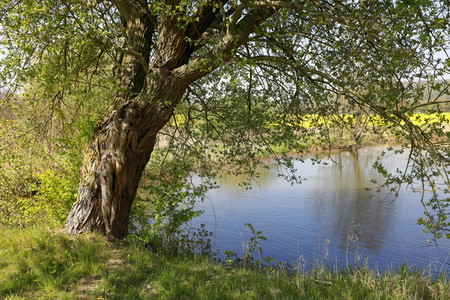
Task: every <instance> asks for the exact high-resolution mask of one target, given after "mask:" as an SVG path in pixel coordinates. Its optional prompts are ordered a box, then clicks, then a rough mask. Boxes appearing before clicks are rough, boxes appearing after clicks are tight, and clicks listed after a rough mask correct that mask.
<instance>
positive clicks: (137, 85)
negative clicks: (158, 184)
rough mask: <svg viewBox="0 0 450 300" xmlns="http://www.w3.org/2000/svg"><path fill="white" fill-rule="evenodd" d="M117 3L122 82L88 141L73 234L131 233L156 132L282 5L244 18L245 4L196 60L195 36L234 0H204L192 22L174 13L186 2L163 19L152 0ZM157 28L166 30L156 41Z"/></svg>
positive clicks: (70, 221)
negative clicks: (132, 215) (122, 39)
mask: <svg viewBox="0 0 450 300" xmlns="http://www.w3.org/2000/svg"><path fill="white" fill-rule="evenodd" d="M112 2H113V3H114V4H115V6H116V7H117V9H118V11H119V15H120V18H121V21H122V24H123V26H124V31H125V36H126V42H125V45H124V48H123V49H122V50H120V49H119V51H121V52H122V54H123V55H124V61H123V64H122V69H121V72H120V74H119V78H118V81H119V82H120V86H121V88H122V89H121V92H119V93H117V96H116V99H115V101H114V103H115V104H114V106H113V108H112V109H111V110H110V111H108V112H107V113H105V115H104V116H103V118H102V120H101V121H100V122H99V125H98V129H97V130H96V131H95V133H94V136H93V137H92V140H91V142H90V144H89V146H88V149H87V152H86V154H85V158H84V162H83V166H82V170H81V182H80V186H79V192H78V200H77V202H76V203H75V204H74V205H73V207H72V209H71V211H70V213H69V216H68V218H67V221H66V229H67V231H68V232H70V233H82V232H86V231H91V230H95V229H99V230H101V231H103V232H105V233H106V234H107V235H108V236H109V237H111V238H123V237H124V236H125V235H126V234H127V230H128V222H129V215H130V210H131V205H132V203H133V200H134V198H135V196H136V191H137V187H138V184H139V181H140V179H141V176H142V171H143V170H144V168H145V166H146V164H147V162H148V161H149V159H150V156H151V153H152V151H153V147H154V145H155V139H156V135H157V133H158V131H159V130H161V128H162V127H163V126H164V125H165V124H166V123H167V122H168V121H169V119H170V117H171V116H172V114H173V109H174V108H175V106H176V105H177V104H178V103H179V101H180V100H181V98H182V97H183V94H184V93H185V91H186V89H187V87H188V86H189V85H190V84H191V83H193V82H194V81H196V80H197V79H199V78H201V77H203V76H205V75H207V74H208V73H210V72H211V71H212V70H214V69H215V68H217V67H218V66H219V65H220V63H224V62H226V61H228V60H229V59H230V57H231V53H232V51H233V50H234V49H236V48H237V47H239V46H240V45H242V44H244V43H245V42H246V41H247V38H248V36H249V35H250V34H251V33H252V32H253V31H254V29H255V27H256V26H258V25H259V24H261V23H262V22H263V21H264V20H265V19H267V18H268V16H270V15H271V14H273V13H274V10H273V9H271V8H267V9H263V8H261V7H256V8H255V9H253V10H251V11H250V12H249V13H248V14H247V15H246V16H244V17H242V19H240V21H239V22H237V21H238V20H239V18H240V17H241V12H240V11H237V12H236V13H237V18H236V19H235V21H234V22H233V24H232V26H231V25H230V26H229V27H228V29H227V30H226V32H224V36H223V37H222V40H221V42H220V43H218V44H217V45H216V46H215V48H214V50H212V51H211V52H210V53H209V56H204V55H205V54H204V53H203V54H202V55H203V56H202V55H199V56H198V57H196V58H194V59H191V58H192V54H193V52H194V51H195V49H198V48H201V45H200V46H199V45H196V43H195V41H196V40H197V39H199V38H201V36H202V35H203V34H204V33H205V32H206V31H207V30H208V28H209V29H211V28H210V25H211V24H212V23H213V21H214V19H216V21H217V20H219V19H218V16H219V13H220V11H219V10H216V8H217V5H218V4H219V5H223V4H224V3H225V2H227V1H224V0H218V1H204V2H203V1H202V4H201V6H200V7H199V9H198V10H197V11H196V13H195V14H196V17H195V18H192V20H186V23H185V24H184V26H180V22H181V20H180V18H179V15H178V13H174V12H175V11H176V9H175V8H176V7H177V3H179V1H167V5H168V7H167V8H166V9H162V10H161V11H160V15H159V17H158V22H156V19H154V18H153V17H152V16H151V12H150V10H149V8H148V5H147V1H145V0H139V1H136V0H115V1H112ZM220 20H222V18H220ZM220 20H219V21H220ZM156 23H158V25H157V26H158V28H155V25H156ZM211 26H212V25H211ZM224 28H225V27H224ZM156 30H157V32H158V37H157V39H156V41H154V39H153V33H154V32H155V31H156ZM98 43H99V45H100V46H101V47H108V44H106V43H104V42H101V41H98ZM111 47H112V46H111ZM196 47H197V48H196ZM151 53H152V56H153V57H152V59H151V62H150V54H151Z"/></svg>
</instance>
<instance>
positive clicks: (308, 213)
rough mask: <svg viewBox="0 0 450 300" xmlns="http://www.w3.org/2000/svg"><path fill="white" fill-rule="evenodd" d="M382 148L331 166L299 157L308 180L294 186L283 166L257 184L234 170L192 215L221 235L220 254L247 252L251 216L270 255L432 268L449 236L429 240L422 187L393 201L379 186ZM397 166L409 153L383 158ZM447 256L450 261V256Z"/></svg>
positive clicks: (449, 251)
mask: <svg viewBox="0 0 450 300" xmlns="http://www.w3.org/2000/svg"><path fill="white" fill-rule="evenodd" d="M382 150H383V149H382V148H381V147H378V148H366V149H362V150H359V151H358V152H357V153H354V152H338V153H332V154H331V158H332V159H333V160H334V162H333V161H331V160H328V161H327V162H328V165H323V164H319V165H318V164H313V163H312V162H311V160H306V161H305V162H304V163H302V162H300V161H297V162H295V167H296V168H297V169H298V174H299V175H301V176H302V178H306V180H304V181H303V183H302V184H297V185H294V186H291V184H290V183H288V182H286V181H285V180H283V179H281V178H279V177H278V176H277V174H278V170H277V167H275V166H274V167H273V168H271V169H270V170H263V171H262V174H261V177H260V178H259V181H258V183H255V184H253V185H252V189H251V190H246V189H245V188H243V187H240V186H238V184H237V183H238V180H237V179H236V178H235V177H233V176H223V177H222V178H220V179H219V180H218V183H219V185H220V189H217V190H212V191H210V192H209V193H208V195H207V198H206V200H205V202H203V203H199V204H198V206H197V207H198V208H199V209H203V210H205V213H204V214H203V215H202V216H201V217H199V218H197V219H195V220H194V221H193V223H194V225H196V226H198V225H199V224H206V229H207V230H209V231H211V232H213V233H214V234H215V240H214V247H215V249H217V250H218V251H217V252H218V256H219V257H223V251H224V250H231V251H234V252H235V253H237V254H238V255H239V256H243V254H244V251H245V250H244V248H245V247H243V243H244V244H245V243H246V242H248V240H249V238H250V230H249V229H248V228H247V227H246V226H245V225H244V224H245V223H251V224H253V226H254V227H255V228H256V230H258V231H259V230H261V231H262V232H263V235H264V236H265V237H267V239H268V241H267V242H262V246H263V255H265V256H270V257H272V258H274V259H275V260H276V261H277V262H278V261H282V262H287V263H290V264H291V265H295V264H296V263H297V262H301V263H302V264H303V265H305V266H308V265H312V264H314V262H315V261H317V260H319V261H321V262H325V263H327V264H329V265H331V266H335V265H338V266H340V267H345V266H346V265H347V263H350V264H355V262H357V263H361V262H362V261H364V260H367V262H368V264H369V266H370V267H372V268H373V267H376V268H378V269H379V270H380V271H385V270H388V269H394V268H395V267H396V266H398V265H401V264H403V263H405V262H406V263H407V264H409V265H412V266H416V265H417V266H418V267H420V268H424V267H426V268H427V270H429V271H431V272H432V273H435V274H436V273H437V272H439V271H440V269H441V268H443V269H445V268H446V266H447V265H448V263H449V261H450V256H449V255H450V241H449V240H445V239H441V240H439V241H438V246H439V247H437V246H436V245H435V244H434V243H429V242H427V240H431V239H432V236H430V235H425V234H424V233H423V231H422V227H421V226H419V225H416V224H417V219H418V218H419V217H420V216H422V215H423V207H422V205H421V203H420V198H421V194H419V193H414V192H413V191H411V190H408V189H406V188H402V189H401V191H400V194H399V197H398V198H397V199H395V201H393V200H394V197H393V195H390V194H389V192H388V191H387V190H385V191H382V192H379V193H375V191H374V190H372V191H367V190H366V189H367V188H368V187H373V184H372V183H371V179H373V178H378V179H381V177H380V175H379V174H378V173H377V172H376V171H375V170H374V169H373V168H372V164H373V163H374V161H375V160H376V159H377V156H378V155H380V153H381V151H382ZM383 163H384V165H385V166H387V167H388V168H389V169H390V170H395V169H396V168H404V164H405V163H406V154H405V155H400V156H399V155H396V156H390V157H385V158H383ZM447 259H448V261H447Z"/></svg>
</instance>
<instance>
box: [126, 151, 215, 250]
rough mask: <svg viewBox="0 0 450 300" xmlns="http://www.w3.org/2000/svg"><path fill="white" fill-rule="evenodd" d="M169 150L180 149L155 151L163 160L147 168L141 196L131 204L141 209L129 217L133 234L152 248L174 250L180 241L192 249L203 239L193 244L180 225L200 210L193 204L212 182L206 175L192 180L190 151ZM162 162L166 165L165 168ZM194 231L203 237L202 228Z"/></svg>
mask: <svg viewBox="0 0 450 300" xmlns="http://www.w3.org/2000/svg"><path fill="white" fill-rule="evenodd" d="M172 146H173V145H172ZM173 151H180V149H179V148H178V147H175V148H172V147H169V148H167V149H164V151H161V152H156V153H155V154H154V155H155V156H156V157H158V156H165V158H164V159H163V160H164V163H163V164H162V165H160V164H158V163H156V164H154V165H151V166H149V167H148V170H147V175H146V176H145V182H144V183H143V184H141V186H140V194H141V195H142V196H140V197H138V198H137V199H136V200H137V201H135V203H134V206H135V207H136V206H140V209H141V212H140V213H139V212H138V209H136V211H135V213H134V218H133V220H134V221H135V222H137V224H136V225H135V226H134V227H135V229H134V231H135V233H136V234H135V235H134V237H135V238H137V239H138V240H140V241H142V242H144V243H145V244H147V245H149V246H150V247H151V248H152V250H153V251H162V250H164V251H169V252H170V251H178V250H177V248H178V247H179V246H180V244H184V247H186V246H187V244H192V245H190V247H191V249H192V251H193V252H195V250H194V248H196V245H195V244H196V243H200V244H203V243H205V241H204V240H203V239H202V238H200V239H196V243H193V240H191V239H192V236H190V234H189V233H186V232H185V230H183V228H182V226H183V225H184V224H186V223H188V222H189V221H191V220H192V219H193V218H195V217H196V216H199V215H200V214H201V213H202V212H201V211H197V210H195V204H196V202H197V201H201V200H203V198H204V196H205V193H206V191H207V190H208V189H210V188H214V183H213V182H211V181H210V180H209V179H208V178H204V181H203V180H202V177H198V182H195V180H194V179H193V177H192V176H195V174H191V175H187V174H188V172H189V171H190V170H193V167H194V165H193V162H194V160H193V159H194V158H195V157H192V156H191V155H193V153H188V151H187V152H185V153H184V154H185V155H184V156H177V155H176V154H175V153H174V152H173ZM189 158H191V159H189ZM159 161H161V160H156V162H159ZM165 165H168V166H170V167H167V168H166V167H164V166H165ZM144 195H145V196H144ZM141 197H143V198H141ZM148 210H149V211H150V212H148ZM132 217H133V215H132ZM149 220H151V221H150V222H149ZM198 231H199V233H200V235H201V236H202V237H204V238H207V235H208V234H207V233H206V232H205V231H201V230H198ZM180 241H182V243H180ZM202 251H203V249H202ZM202 251H201V252H202Z"/></svg>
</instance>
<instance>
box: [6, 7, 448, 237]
mask: <svg viewBox="0 0 450 300" xmlns="http://www.w3.org/2000/svg"><path fill="white" fill-rule="evenodd" d="M128 8H132V9H128ZM142 11H144V12H145V13H143V14H141V15H145V18H148V25H147V28H145V35H146V36H148V37H147V40H145V41H144V42H143V43H139V42H137V43H136V41H135V38H136V37H137V36H139V34H140V33H142V32H133V31H132V29H133V28H135V27H136V28H137V27H139V26H135V27H133V26H134V25H133V24H131V23H130V22H129V20H130V19H132V20H133V21H135V20H138V19H139V18H138V15H137V12H142ZM449 19H450V18H449V3H448V1H422V0H420V1H419V0H414V1H375V0H367V1H347V2H346V1H310V0H306V1H300V0H289V1H288V0H281V1H244V0H242V1H240V0H238V1H191V0H181V1H156V0H152V1H138V2H136V1H112V2H110V1H49V0H46V1H31V0H30V1H19V0H7V1H2V2H0V47H1V49H0V50H1V51H4V52H5V53H4V56H3V57H2V60H1V63H0V81H1V82H2V83H1V84H0V85H1V86H6V87H8V88H12V90H14V88H16V89H15V91H16V93H22V92H23V96H25V95H27V96H29V97H24V98H28V99H30V100H31V99H32V100H33V101H30V102H25V103H23V105H24V106H27V107H32V108H33V109H34V111H35V114H34V115H33V116H32V117H33V118H30V120H31V119H33V120H38V121H40V122H42V123H46V124H47V125H49V126H48V127H47V128H50V129H48V133H49V134H50V136H55V135H58V134H56V133H60V132H64V131H66V132H65V135H64V137H66V142H69V140H70V139H71V129H73V128H76V127H77V126H78V125H80V124H78V123H76V122H74V123H73V122H71V121H72V120H74V119H76V118H77V117H78V116H79V114H78V113H79V111H82V114H81V115H82V116H83V114H85V115H87V114H90V112H92V111H93V113H92V115H91V116H89V117H86V118H84V120H86V119H87V120H89V121H92V120H95V119H97V120H98V119H100V115H101V114H102V113H103V112H105V111H106V108H107V107H110V109H109V111H113V110H114V109H115V108H117V107H118V106H120V105H125V104H126V103H122V102H121V101H122V100H123V99H120V97H115V96H114V95H116V93H118V92H122V91H123V90H122V89H125V90H126V89H127V88H128V87H127V86H124V83H125V85H126V83H127V82H137V81H138V80H137V79H138V78H127V75H126V74H128V73H130V72H128V73H127V70H129V68H128V65H126V63H127V62H129V61H139V63H140V64H139V67H142V69H143V70H145V72H144V71H142V72H143V73H145V74H143V76H141V77H142V78H139V79H142V80H141V82H140V83H142V86H144V87H145V88H142V89H137V91H135V90H134V91H133V93H128V95H131V96H130V97H129V99H128V100H129V101H135V102H136V103H139V104H142V105H144V104H145V105H147V104H151V105H150V106H151V107H152V109H153V110H152V114H153V113H154V112H160V114H158V113H155V114H154V115H152V117H151V118H148V120H149V121H148V120H145V121H148V122H150V123H151V121H152V120H156V119H161V120H164V121H167V119H168V117H170V115H171V114H172V111H173V108H174V107H175V110H176V112H175V113H176V115H183V118H181V119H178V120H177V118H174V120H173V121H172V122H171V123H169V124H168V126H167V127H166V128H165V129H163V131H162V133H163V134H164V135H167V136H170V137H171V143H172V145H173V146H174V147H178V150H176V151H172V150H170V151H172V152H173V153H174V157H176V158H177V159H178V156H177V155H175V154H176V153H177V154H178V155H180V156H182V157H186V156H185V154H184V151H185V150H186V149H187V147H186V146H188V145H189V147H191V149H192V150H189V151H190V153H195V152H196V153H197V154H196V155H195V157H196V159H194V161H195V164H199V165H200V167H199V168H198V169H199V170H201V172H205V173H206V174H212V171H211V170H212V167H216V168H220V169H224V168H225V167H226V168H228V169H227V170H229V171H230V172H234V173H236V174H242V173H245V174H248V175H249V180H252V179H253V178H257V177H258V173H257V171H256V170H257V167H258V165H264V162H262V161H261V160H259V158H261V157H263V156H268V155H272V156H274V157H275V159H277V161H278V162H279V163H280V164H282V165H283V166H284V169H283V171H282V172H281V174H280V175H282V176H284V177H285V178H286V179H288V180H291V181H292V182H297V181H299V178H298V177H297V176H296V175H295V173H294V172H295V170H294V169H293V164H292V159H291V158H290V157H289V155H288V152H289V151H292V150H295V151H302V150H303V149H305V147H307V146H308V145H311V144H312V143H315V144H327V145H333V144H335V141H334V139H336V138H335V136H336V132H337V136H338V137H337V139H340V138H342V137H343V136H344V134H343V131H344V130H346V131H348V132H350V135H351V136H352V139H353V140H354V143H353V144H352V146H353V145H356V146H358V145H359V144H360V143H361V139H362V138H363V135H364V130H366V128H367V126H368V123H369V121H368V120H369V119H370V118H372V117H373V116H376V117H374V120H373V122H374V123H377V124H380V126H378V125H377V126H374V127H372V128H371V129H372V131H373V133H375V134H378V135H380V136H381V137H383V135H384V134H385V133H386V132H388V133H389V134H393V135H395V136H396V138H397V140H398V141H401V142H402V143H403V145H402V147H403V148H405V149H406V148H408V149H411V155H410V161H409V164H408V166H406V167H405V171H401V172H398V173H396V174H386V176H387V179H386V184H402V183H403V184H404V183H406V184H409V185H412V186H413V187H414V188H416V189H420V190H421V191H423V192H424V197H428V198H429V199H430V201H427V199H425V198H424V200H423V203H424V206H425V209H426V218H425V219H423V220H421V223H423V224H425V225H426V226H427V228H428V230H431V231H432V232H433V233H435V234H436V236H446V235H447V233H448V232H449V230H450V228H448V222H446V220H445V218H446V216H447V215H448V209H447V203H448V201H447V200H448V199H447V197H446V196H445V194H446V193H448V186H449V180H448V170H449V142H448V141H449V132H448V128H446V127H445V124H444V123H445V121H444V119H445V115H444V114H443V112H445V110H448V103H449V102H448V101H449V100H448V96H449V91H450V88H449V82H448V80H445V76H448V74H449V71H450V58H449V56H448V49H449V43H448V41H449V40H450V38H449V32H450V30H449V29H450V22H449V21H448V20H449ZM135 25H136V24H135ZM136 44H138V46H136ZM141 44H143V45H144V46H143V47H141V46H142V45H141ZM178 46H179V48H177V47H178ZM139 47H141V48H145V49H144V50H142V49H140V48H139ZM180 49H181V50H180ZM139 51H141V52H142V53H140V52H139ZM166 56H167V57H166ZM124 71H125V72H124ZM131 73H132V72H131ZM163 73H164V74H171V75H170V76H173V77H172V78H176V77H177V76H178V75H179V74H184V75H185V76H184V77H183V76H181V75H180V78H179V79H180V82H183V84H180V85H179V86H176V85H174V86H173V87H171V89H179V90H177V91H178V93H177V95H182V94H183V93H185V91H186V89H187V91H186V93H185V96H184V98H183V100H182V102H181V103H178V100H179V99H175V98H176V97H173V98H174V100H172V99H170V100H167V101H168V103H165V102H164V101H162V100H161V99H153V98H152V97H154V95H155V94H157V93H156V92H155V91H156V90H158V89H159V88H163V87H162V86H159V85H158V83H156V84H155V85H152V83H153V82H154V81H153V80H154V78H155V76H156V77H157V76H159V75H158V74H163ZM186 74H187V75H186ZM135 79H136V81H134V80H135ZM163 81H164V80H163ZM119 86H121V88H119ZM127 92H129V91H127ZM125 94H127V93H125ZM95 100H98V101H95ZM161 101H162V102H164V103H160V102H161ZM171 101H172V102H171ZM125 102H126V101H125ZM145 105H144V106H145ZM415 113H423V114H425V115H427V116H437V118H438V120H439V121H438V122H426V121H424V122H422V121H420V122H416V121H414V120H413V119H412V117H413V116H414V114H415ZM49 115H50V116H51V118H48V116H49ZM347 115H351V116H352V119H354V120H355V121H354V122H353V120H348V118H346V117H343V116H347ZM55 116H56V118H54V117H55ZM153 116H154V117H155V118H153ZM330 116H334V117H333V118H331V117H330ZM83 117H84V116H83ZM311 118H312V119H311ZM330 118H331V119H330ZM53 120H55V122H54V123H53ZM68 120H69V122H67V121H68ZM293 120H295V121H293ZM430 121H431V117H430ZM180 122H182V124H179V123H180ZM303 122H307V123H308V126H301V124H302V123H303ZM67 123H69V124H72V125H74V126H73V127H71V126H69V127H66V125H67ZM156 123H157V124H156ZM94 124H96V123H95V122H93V123H90V122H89V126H88V128H89V130H85V131H84V132H85V133H86V135H83V134H82V135H80V136H84V137H86V136H88V135H87V133H88V132H90V133H91V134H92V132H94V130H93V127H95V126H96V125H94ZM160 124H161V122H156V121H155V124H145V126H143V127H144V128H146V129H148V128H155V126H154V125H158V126H156V127H158V128H160V127H159V125H160ZM267 125H270V126H267ZM381 125H382V126H381ZM91 128H92V130H90V129H91ZM336 129H337V130H336ZM82 131H83V130H82ZM371 133H372V132H371ZM155 134H156V133H155ZM143 135H145V133H143ZM67 136H69V137H70V138H67ZM59 137H62V136H59ZM81 144H82V145H84V143H81ZM74 147H75V145H72V146H71V147H69V148H70V149H73V148H74ZM273 149H277V151H274V150H273ZM149 151H151V150H149ZM71 153H74V152H71ZM75 156H76V155H75ZM76 157H77V159H78V158H79V156H76ZM164 157H165V156H159V157H157V156H154V157H153V159H163V161H164ZM69 160H70V159H69ZM186 160H187V161H189V163H192V157H189V156H187V157H186ZM74 165H77V164H76V163H74ZM174 165H175V171H174V174H169V175H168V176H169V177H168V178H170V177H172V176H173V177H172V178H170V179H171V180H172V179H173V180H175V181H174V182H173V185H174V190H173V191H171V192H168V187H169V185H168V184H165V183H164V182H162V183H156V184H154V186H155V187H154V190H150V193H151V194H154V193H157V194H158V195H157V196H152V197H153V198H152V201H154V206H155V209H156V210H155V213H154V217H155V218H157V219H158V220H157V221H156V222H157V224H166V225H167V224H171V223H173V226H172V225H167V226H168V227H166V228H168V231H169V232H176V230H177V228H179V225H180V224H181V221H182V220H188V219H190V218H191V217H193V213H192V211H189V210H187V211H183V209H180V207H179V205H180V204H181V203H188V206H189V205H191V203H192V202H191V199H192V197H191V196H192V195H196V194H197V192H196V191H195V190H194V191H193V192H192V193H188V192H187V191H188V190H190V188H191V186H190V185H188V184H187V183H186V182H185V181H183V180H184V179H183V180H181V178H185V177H184V176H185V175H182V176H180V177H178V176H179V175H180V174H181V173H182V172H181V171H180V169H178V167H177V162H176V161H175V163H174ZM191 166H194V163H192V165H191ZM165 168H168V167H167V166H166V167H165ZM379 169H380V171H382V172H383V168H382V167H380V168H379ZM188 170H189V168H187V169H184V170H183V172H186V171H188ZM169 173H170V172H169ZM160 178H161V177H159V179H160ZM177 180H180V181H177ZM245 183H248V181H247V182H245ZM136 185H137V183H136ZM425 191H431V194H432V195H431V196H430V195H427V194H426V193H425ZM166 194H167V195H166ZM200 194H201V192H200V193H199V194H198V195H200ZM164 201H166V203H164V204H163V202H164ZM169 203H175V204H174V205H169ZM170 214H174V216H175V217H173V218H171V217H170ZM158 226H159V225H158Z"/></svg>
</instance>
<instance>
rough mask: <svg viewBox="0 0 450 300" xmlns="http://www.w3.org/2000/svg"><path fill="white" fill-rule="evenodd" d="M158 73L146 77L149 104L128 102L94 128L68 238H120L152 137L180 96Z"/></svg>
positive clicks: (178, 85) (179, 87)
mask: <svg viewBox="0 0 450 300" xmlns="http://www.w3.org/2000/svg"><path fill="white" fill-rule="evenodd" d="M160 73H161V74H159V76H152V77H153V80H151V81H149V83H148V85H149V86H150V87H151V90H147V91H145V95H147V96H151V97H152V98H151V100H150V101H141V100H142V99H139V101H138V100H137V98H133V99H131V100H128V101H127V102H125V103H124V104H123V105H121V106H120V107H119V108H118V109H117V110H112V111H110V112H109V113H107V114H105V116H104V117H103V120H102V122H100V128H99V129H98V130H97V131H96V132H95V134H94V136H93V138H92V140H91V142H90V144H89V146H88V149H87V151H86V154H85V157H84V161H83V165H82V170H81V180H80V186H79V191H78V199H77V202H76V203H75V204H74V205H73V207H72V209H71V211H70V213H69V216H68V218H67V221H66V225H65V226H66V228H67V230H68V232H69V233H83V232H87V231H92V230H94V229H99V230H100V231H102V232H104V233H105V234H107V235H108V236H110V237H112V238H118V239H121V238H123V237H125V236H126V234H127V230H128V224H129V214H130V210H131V206H132V203H133V200H134V198H135V196H136V191H137V188H138V184H139V181H140V179H141V176H142V172H143V170H144V168H145V166H146V164H147V163H148V161H149V159H150V156H151V153H152V152H153V148H154V145H155V141H156V135H157V133H158V132H159V130H161V128H162V127H163V126H164V125H165V124H166V123H167V122H168V120H169V119H170V117H171V116H172V114H173V108H174V106H175V105H176V104H177V103H178V102H179V101H180V99H181V98H182V96H183V94H184V92H185V90H186V86H185V85H184V84H182V82H180V81H178V80H177V78H173V77H172V76H170V74H169V73H166V74H163V73H164V72H160ZM149 102H150V103H149ZM102 189H103V190H102ZM105 196H106V198H108V199H105ZM105 201H106V202H105ZM105 205H106V206H108V205H109V206H110V207H106V208H105ZM108 211H109V215H108V213H106V214H105V212H108Z"/></svg>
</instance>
